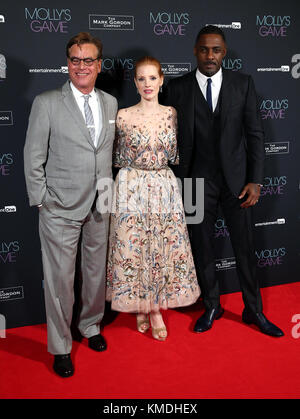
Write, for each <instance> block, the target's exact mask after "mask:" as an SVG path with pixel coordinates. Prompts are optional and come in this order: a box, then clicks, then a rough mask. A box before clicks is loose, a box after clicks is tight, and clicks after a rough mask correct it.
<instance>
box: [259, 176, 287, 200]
mask: <svg viewBox="0 0 300 419" xmlns="http://www.w3.org/2000/svg"><path fill="white" fill-rule="evenodd" d="M286 185H287V176H274V177H269V176H267V177H265V179H264V185H263V187H262V188H261V191H260V195H261V196H267V195H269V196H273V195H283V194H284V189H285V187H286Z"/></svg>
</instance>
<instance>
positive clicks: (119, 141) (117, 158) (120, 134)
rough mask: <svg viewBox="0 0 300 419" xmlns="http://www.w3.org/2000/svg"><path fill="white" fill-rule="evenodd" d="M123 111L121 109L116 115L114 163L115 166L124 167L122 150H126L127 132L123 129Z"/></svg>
mask: <svg viewBox="0 0 300 419" xmlns="http://www.w3.org/2000/svg"><path fill="white" fill-rule="evenodd" d="M121 115H122V113H121V111H119V112H118V113H117V116H116V134H115V141H114V147H113V165H114V166H115V167H123V166H124V162H122V161H123V158H122V154H123V152H122V150H124V141H125V133H124V130H123V127H122V125H123V118H122V116H121Z"/></svg>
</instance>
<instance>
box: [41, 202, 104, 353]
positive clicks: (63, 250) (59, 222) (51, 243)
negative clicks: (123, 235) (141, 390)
mask: <svg viewBox="0 0 300 419" xmlns="http://www.w3.org/2000/svg"><path fill="white" fill-rule="evenodd" d="M108 229H109V216H108V215H106V214H105V215H101V214H99V213H98V212H97V210H96V209H95V208H94V207H93V208H92V209H91V210H90V212H89V213H88V215H87V217H86V218H85V219H83V220H79V221H77V220H76V221H75V220H68V219H65V218H62V217H59V216H57V215H55V214H52V213H51V212H50V211H49V210H48V209H47V207H46V206H44V207H42V208H41V209H40V217H39V231H40V240H41V246H42V260H43V270H44V291H45V304H46V314H47V330H48V351H49V352H50V353H51V354H53V355H59V354H68V353H70V352H71V348H72V336H71V331H70V326H71V321H72V313H73V304H74V276H75V265H76V254H77V248H78V243H79V239H80V235H81V233H82V242H81V269H82V292H81V298H82V311H81V313H80V316H79V324H78V328H79V331H80V332H81V334H82V335H83V336H84V337H86V338H89V337H91V336H94V335H96V334H98V333H99V332H100V322H101V320H102V317H103V315H104V308H105V278H106V254H107V241H108Z"/></svg>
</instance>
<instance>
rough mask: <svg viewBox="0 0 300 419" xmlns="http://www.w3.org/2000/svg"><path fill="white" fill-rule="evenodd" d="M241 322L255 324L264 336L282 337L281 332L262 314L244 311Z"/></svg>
mask: <svg viewBox="0 0 300 419" xmlns="http://www.w3.org/2000/svg"><path fill="white" fill-rule="evenodd" d="M242 320H243V322H244V323H247V324H255V325H256V326H257V327H258V328H259V330H260V331H261V332H262V333H265V334H266V335H269V336H275V337H280V336H284V333H283V331H282V330H280V329H279V327H277V326H275V324H273V323H271V322H270V321H269V320H268V319H267V318H266V316H265V315H264V314H263V313H252V312H249V311H247V310H246V309H244V311H243V314H242Z"/></svg>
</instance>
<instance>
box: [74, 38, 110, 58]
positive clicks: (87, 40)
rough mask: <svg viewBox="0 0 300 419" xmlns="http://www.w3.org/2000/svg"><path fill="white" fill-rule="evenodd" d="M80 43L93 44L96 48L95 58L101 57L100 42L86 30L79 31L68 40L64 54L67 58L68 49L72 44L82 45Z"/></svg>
mask: <svg viewBox="0 0 300 419" xmlns="http://www.w3.org/2000/svg"><path fill="white" fill-rule="evenodd" d="M82 44H94V45H95V46H96V47H97V49H98V56H97V58H98V59H99V58H102V48H103V47H102V42H101V41H100V39H98V38H94V37H93V36H92V35H91V34H90V33H88V32H79V33H78V34H77V35H75V36H73V37H72V38H71V39H70V41H69V42H68V43H67V47H66V54H67V57H68V58H69V50H70V48H71V47H72V45H78V46H79V45H82Z"/></svg>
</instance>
